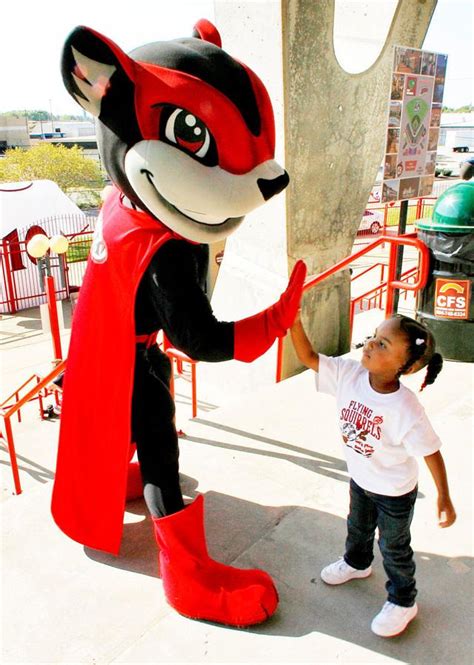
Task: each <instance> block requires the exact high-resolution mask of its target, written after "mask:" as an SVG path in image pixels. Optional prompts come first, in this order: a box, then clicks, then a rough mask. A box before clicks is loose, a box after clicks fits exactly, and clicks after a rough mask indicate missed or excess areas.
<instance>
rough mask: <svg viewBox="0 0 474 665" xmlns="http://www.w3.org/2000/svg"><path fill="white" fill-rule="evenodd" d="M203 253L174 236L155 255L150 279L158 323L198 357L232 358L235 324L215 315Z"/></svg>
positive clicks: (179, 346)
mask: <svg viewBox="0 0 474 665" xmlns="http://www.w3.org/2000/svg"><path fill="white" fill-rule="evenodd" d="M200 256H201V254H200V250H199V246H198V245H192V244H190V243H188V242H185V241H182V240H170V241H168V242H167V243H166V244H165V245H163V246H162V247H161V248H160V249H159V250H158V252H157V253H156V254H155V256H154V257H153V259H152V261H151V263H150V266H149V267H148V270H147V274H146V279H147V280H148V291H149V294H150V297H151V300H152V307H153V310H154V313H155V316H156V320H157V321H158V326H157V327H158V328H163V330H164V332H165V334H166V336H167V337H168V339H169V340H170V342H171V343H172V345H173V346H174V347H176V348H177V349H180V350H181V351H183V352H184V353H186V354H187V355H188V356H189V357H190V358H193V359H194V360H204V361H207V362H221V361H223V360H231V359H232V358H233V353H234V324H233V323H227V322H221V321H218V320H217V319H216V318H215V316H214V313H213V311H212V308H211V305H210V303H209V300H208V299H207V296H206V294H205V293H204V291H203V288H202V286H201V282H202V279H201V278H202V273H203V266H202V265H200ZM205 267H207V265H206V266H205Z"/></svg>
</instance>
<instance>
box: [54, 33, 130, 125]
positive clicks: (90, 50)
mask: <svg viewBox="0 0 474 665" xmlns="http://www.w3.org/2000/svg"><path fill="white" fill-rule="evenodd" d="M61 69H62V76H63V81H64V85H65V86H66V88H67V91H68V92H69V94H70V95H71V96H72V97H73V98H74V99H75V100H76V102H77V103H78V104H80V105H81V106H82V108H83V109H85V110H86V111H88V112H89V113H91V114H92V115H94V116H96V117H99V116H100V113H101V107H102V101H103V98H104V97H105V94H106V93H107V91H108V90H109V88H110V85H111V84H110V80H111V78H112V76H113V75H114V74H115V79H114V80H117V79H119V81H120V79H121V87H123V83H124V82H126V85H125V88H128V89H129V92H130V88H132V90H133V83H132V82H133V78H134V69H133V61H132V60H131V59H130V58H129V57H128V56H127V55H126V54H125V53H124V52H123V51H122V50H121V49H120V48H119V47H118V46H117V45H116V44H114V42H113V41H111V40H110V39H107V38H106V37H104V36H103V35H101V34H99V33H98V32H96V31H95V30H91V29H90V28H86V27H84V26H79V27H77V28H75V29H74V30H73V32H72V33H71V34H70V35H69V37H68V38H67V40H66V43H65V45H64V50H63V56H62V63H61ZM117 82H118V81H117Z"/></svg>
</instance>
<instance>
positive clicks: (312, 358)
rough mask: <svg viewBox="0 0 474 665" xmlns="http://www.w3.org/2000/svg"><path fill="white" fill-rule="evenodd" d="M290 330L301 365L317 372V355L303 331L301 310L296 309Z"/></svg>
mask: <svg viewBox="0 0 474 665" xmlns="http://www.w3.org/2000/svg"><path fill="white" fill-rule="evenodd" d="M290 331H291V340H292V342H293V346H294V347H295V351H296V355H297V356H298V358H299V359H300V360H301V362H302V363H303V365H306V367H309V368H310V369H314V371H315V372H317V371H318V370H319V355H318V354H317V353H316V352H315V351H314V349H313V347H312V346H311V342H310V341H309V339H308V337H307V335H306V333H305V331H304V328H303V325H302V323H301V310H298V313H297V314H296V318H295V322H294V323H293V325H292V326H291V328H290Z"/></svg>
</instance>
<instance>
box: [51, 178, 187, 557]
mask: <svg viewBox="0 0 474 665" xmlns="http://www.w3.org/2000/svg"><path fill="white" fill-rule="evenodd" d="M172 237H176V236H175V235H174V234H173V233H172V232H171V231H170V230H168V229H167V228H166V227H164V226H162V225H161V224H160V222H158V221H157V220H156V219H154V218H153V217H151V216H149V215H147V214H146V213H143V212H138V211H136V210H131V209H129V208H127V207H125V206H123V205H122V203H121V201H120V193H119V192H118V190H115V191H114V192H113V193H112V194H110V196H109V197H108V198H107V200H106V202H105V204H104V208H103V239H104V242H105V245H106V248H107V258H106V260H105V261H103V262H102V263H97V262H94V260H93V259H92V258H91V257H90V258H89V263H88V266H87V270H86V274H85V277H84V281H83V284H82V286H81V291H80V297H79V300H78V303H77V307H76V309H75V312H74V326H73V330H72V336H71V342H70V346H69V354H68V360H67V370H66V374H65V378H64V395H63V403H62V411H61V430H60V437H59V450H58V460H57V467H56V478H55V482H54V489H53V499H52V514H53V517H54V519H55V521H56V523H57V525H58V526H59V528H60V529H62V530H63V531H64V533H66V534H67V535H68V536H70V537H71V538H73V539H74V540H77V541H78V542H80V543H82V544H84V545H87V546H88V547H93V548H95V549H99V550H104V551H106V552H111V553H113V554H118V551H119V549H120V540H121V536H122V528H123V513H124V509H125V492H126V480H127V467H128V459H129V454H128V453H129V445H130V438H131V400H132V390H133V374H134V365H135V318H134V313H135V295H136V291H137V288H138V284H139V282H140V279H141V277H142V275H143V273H144V271H145V270H146V268H147V266H148V264H149V262H150V260H151V258H152V256H153V254H154V253H155V252H156V251H157V249H158V248H159V247H160V246H161V245H162V244H163V243H165V242H166V241H167V240H169V239H170V238H172Z"/></svg>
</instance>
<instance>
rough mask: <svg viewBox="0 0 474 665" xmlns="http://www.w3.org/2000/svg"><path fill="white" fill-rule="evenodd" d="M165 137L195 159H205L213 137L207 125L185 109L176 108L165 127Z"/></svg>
mask: <svg viewBox="0 0 474 665" xmlns="http://www.w3.org/2000/svg"><path fill="white" fill-rule="evenodd" d="M164 133H165V136H166V138H167V139H168V141H170V142H171V143H176V145H178V146H179V147H180V148H184V149H185V150H186V151H187V152H190V153H191V154H192V155H194V156H195V157H199V159H203V158H204V157H206V155H207V154H208V152H209V150H210V148H211V139H212V137H211V135H210V134H209V131H208V129H207V127H206V125H205V124H204V123H203V122H202V121H201V120H199V118H197V117H196V116H195V115H193V114H192V113H190V112H189V111H186V110H185V109H179V108H175V109H174V111H173V112H172V113H171V115H170V116H169V118H168V120H167V121H166V125H165V132H164Z"/></svg>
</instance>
